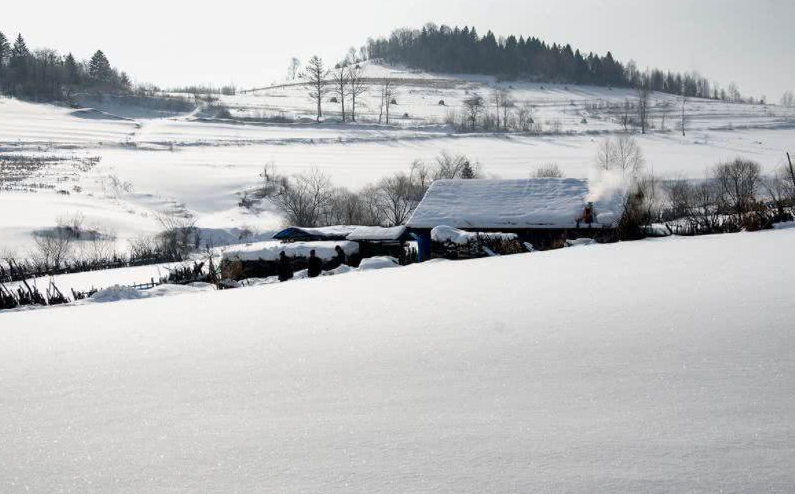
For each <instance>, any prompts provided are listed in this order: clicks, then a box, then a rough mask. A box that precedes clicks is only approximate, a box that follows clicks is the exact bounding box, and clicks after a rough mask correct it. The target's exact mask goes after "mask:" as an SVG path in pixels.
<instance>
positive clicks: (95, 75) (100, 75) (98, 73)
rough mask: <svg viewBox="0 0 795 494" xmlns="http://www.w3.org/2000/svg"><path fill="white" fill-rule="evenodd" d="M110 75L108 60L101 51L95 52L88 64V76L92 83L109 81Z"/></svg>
mask: <svg viewBox="0 0 795 494" xmlns="http://www.w3.org/2000/svg"><path fill="white" fill-rule="evenodd" d="M112 73H113V71H112V70H111V68H110V62H108V58H107V57H106V56H105V54H104V53H102V50H97V51H96V53H94V56H93V57H91V61H90V62H89V63H88V76H89V77H90V78H91V80H93V81H94V82H97V83H104V82H109V81H110V78H111V75H112Z"/></svg>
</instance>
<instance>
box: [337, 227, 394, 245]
mask: <svg viewBox="0 0 795 494" xmlns="http://www.w3.org/2000/svg"><path fill="white" fill-rule="evenodd" d="M408 238H409V235H408V230H407V229H406V227H405V226H393V227H391V228H384V227H380V226H360V227H358V228H356V229H355V230H354V231H353V232H352V233H351V234H350V235H348V240H356V241H360V242H398V241H401V240H407V239H408Z"/></svg>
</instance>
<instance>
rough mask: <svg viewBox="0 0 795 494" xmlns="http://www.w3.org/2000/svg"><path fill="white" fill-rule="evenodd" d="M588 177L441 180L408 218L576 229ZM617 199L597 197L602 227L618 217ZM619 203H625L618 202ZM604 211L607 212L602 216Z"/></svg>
mask: <svg viewBox="0 0 795 494" xmlns="http://www.w3.org/2000/svg"><path fill="white" fill-rule="evenodd" d="M589 192H590V191H589V188H588V182H587V181H586V180H579V179H573V178H529V179H519V180H492V179H482V180H437V181H436V182H434V183H433V184H431V187H430V188H429V189H428V192H426V194H425V197H424V198H423V199H422V202H420V204H419V205H418V206H417V209H416V210H415V211H414V214H412V216H411V218H410V219H409V221H408V223H407V226H409V227H410V228H434V227H436V226H440V225H448V226H453V227H456V228H465V229H476V228H489V229H491V228H516V229H524V228H574V227H576V226H577V218H578V217H580V216H581V215H582V213H583V207H584V206H585V205H586V204H587V203H588V200H589ZM613 203H615V201H597V202H596V203H595V204H594V209H595V211H596V214H597V221H599V220H600V217H602V218H603V221H605V223H604V224H600V225H601V226H611V225H612V223H613V222H614V221H615V219H616V218H617V217H618V215H617V214H616V212H617V209H616V207H615V204H613ZM619 204H620V203H619ZM602 215H604V216H602Z"/></svg>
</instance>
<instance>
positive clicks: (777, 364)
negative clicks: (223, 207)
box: [0, 229, 795, 494]
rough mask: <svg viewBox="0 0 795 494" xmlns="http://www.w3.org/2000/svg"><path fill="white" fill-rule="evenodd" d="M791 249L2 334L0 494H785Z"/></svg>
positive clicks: (213, 301) (44, 320)
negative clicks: (521, 493)
mask: <svg viewBox="0 0 795 494" xmlns="http://www.w3.org/2000/svg"><path fill="white" fill-rule="evenodd" d="M793 251H795V229H785V230H777V231H770V232H760V233H740V234H734V235H715V236H705V237H695V238H669V239H663V240H654V241H644V242H623V243H618V244H610V245H605V246H600V247H599V248H598V249H563V250H558V251H554V252H538V253H534V254H532V255H517V256H505V257H499V258H489V259H480V260H477V261H463V262H437V263H435V264H427V263H426V264H422V265H416V266H412V267H409V268H406V269H396V270H384V271H378V272H375V273H369V275H368V276H332V277H328V278H320V279H317V280H313V281H312V282H310V283H281V284H279V285H276V286H263V287H256V288H251V289H245V290H227V291H221V292H213V293H196V294H191V295H185V296H183V297H175V298H168V299H159V298H158V299H149V300H140V301H135V302H129V303H121V304H95V305H91V306H77V307H64V308H60V309H57V310H49V311H32V312H26V313H9V314H0V335H1V336H2V340H3V343H2V345H0V376H2V378H1V379H2V393H3V400H2V402H1V403H0V465H2V471H3V475H2V476H0V491H3V492H9V493H13V492H81V493H86V494H92V493H108V492H124V493H148V492H164V491H165V492H212V493H215V492H354V493H373V492H461V493H480V492H535V493H552V492H572V493H586V492H718V491H726V492H792V491H793V490H794V489H795V470H793V468H792V465H793V464H795V449H793V448H792V444H793V441H795V421H793V420H792V410H795V393H793V392H792V389H793V383H795V365H794V364H793V358H792V356H793V354H795V337H793V332H792V321H793V320H795V305H793V304H792V303H791V286H792V280H793V279H795V263H792V262H791V258H792V252H793ZM638 273H642V276H639V275H638ZM506 287H509V289H506ZM737 287H742V290H737Z"/></svg>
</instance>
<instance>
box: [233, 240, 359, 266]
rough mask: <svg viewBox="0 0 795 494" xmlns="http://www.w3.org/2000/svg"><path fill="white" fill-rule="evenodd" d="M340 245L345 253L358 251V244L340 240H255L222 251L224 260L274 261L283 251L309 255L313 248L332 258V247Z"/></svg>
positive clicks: (292, 255)
mask: <svg viewBox="0 0 795 494" xmlns="http://www.w3.org/2000/svg"><path fill="white" fill-rule="evenodd" d="M338 245H339V246H340V247H342V250H343V251H344V252H345V255H348V256H350V255H352V254H356V253H358V252H359V244H357V243H356V242H348V241H346V240H342V241H339V242H290V243H282V242H277V241H273V240H271V241H268V242H257V243H253V244H251V245H246V246H244V247H240V248H238V249H230V250H227V251H226V252H224V255H223V258H224V260H237V261H260V260H261V261H275V260H276V259H278V258H279V253H280V252H282V251H284V253H285V254H286V255H287V257H309V251H311V250H314V251H315V255H316V256H317V257H319V258H321V259H323V260H330V259H333V258H334V256H336V255H337V253H336V251H335V250H334V248H335V247H336V246H338Z"/></svg>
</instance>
